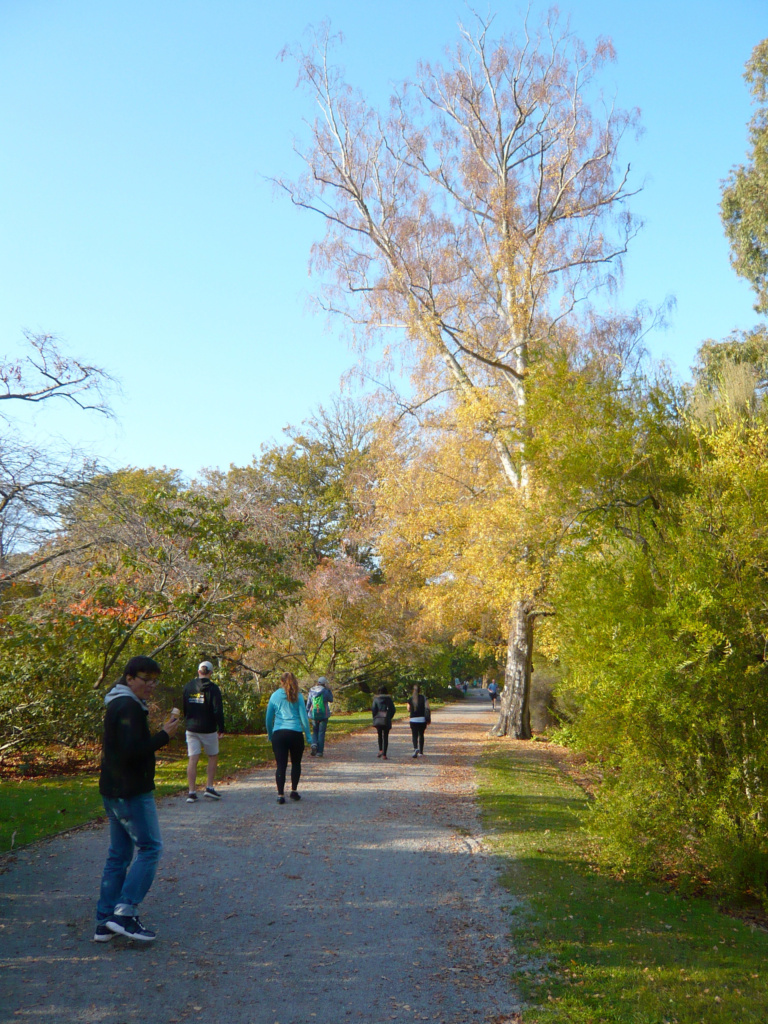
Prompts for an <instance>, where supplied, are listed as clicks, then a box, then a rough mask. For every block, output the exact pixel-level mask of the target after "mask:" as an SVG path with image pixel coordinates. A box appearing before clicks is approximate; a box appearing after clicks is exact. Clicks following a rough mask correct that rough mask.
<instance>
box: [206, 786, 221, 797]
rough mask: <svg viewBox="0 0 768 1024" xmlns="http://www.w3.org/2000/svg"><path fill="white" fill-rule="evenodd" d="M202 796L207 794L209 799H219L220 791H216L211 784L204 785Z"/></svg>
mask: <svg viewBox="0 0 768 1024" xmlns="http://www.w3.org/2000/svg"><path fill="white" fill-rule="evenodd" d="M203 796H209V797H210V798H211V800H221V793H217V792H216V790H215V789H214V788H213V786H206V787H205V792H204V793H203Z"/></svg>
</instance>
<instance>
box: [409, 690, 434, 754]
mask: <svg viewBox="0 0 768 1024" xmlns="http://www.w3.org/2000/svg"><path fill="white" fill-rule="evenodd" d="M408 711H409V712H410V716H411V736H412V738H413V756H414V757H418V756H419V754H421V756H422V757H423V756H424V730H425V729H426V728H427V726H428V725H429V722H430V719H431V717H432V714H431V712H430V710H429V701H428V700H427V698H426V695H425V694H423V693H422V692H421V687H420V686H419V684H418V683H416V685H415V686H414V688H413V693H412V694H411V696H410V697H409V698H408Z"/></svg>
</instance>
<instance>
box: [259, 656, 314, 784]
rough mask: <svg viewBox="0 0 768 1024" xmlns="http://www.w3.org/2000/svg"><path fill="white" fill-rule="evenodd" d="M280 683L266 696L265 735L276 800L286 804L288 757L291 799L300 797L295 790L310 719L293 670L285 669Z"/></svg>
mask: <svg viewBox="0 0 768 1024" xmlns="http://www.w3.org/2000/svg"><path fill="white" fill-rule="evenodd" d="M280 683H281V686H280V688H279V689H278V690H275V692H274V693H273V694H272V696H271V697H270V698H269V704H267V736H269V741H270V743H271V744H272V750H273V751H274V752H275V761H276V763H277V768H276V770H275V782H276V783H277V802H278V803H279V804H284V803H285V796H284V791H285V773H286V770H287V768H288V758H289V757H290V759H291V792H290V794H289V795H290V798H291V800H300V799H301V797H300V796H299V794H298V792H297V790H298V788H299V779H300V778H301V758H302V755H303V754H304V737H305V736H306V737H307V743H311V742H312V734H311V732H310V731H309V719H308V718H307V709H306V708H305V707H304V701H303V700H300V699H299V683H298V680H297V679H296V676H295V675H294V674H293V672H284V673H283V674H282V676H281V677H280Z"/></svg>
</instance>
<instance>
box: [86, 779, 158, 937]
mask: <svg viewBox="0 0 768 1024" xmlns="http://www.w3.org/2000/svg"><path fill="white" fill-rule="evenodd" d="M102 801H103V803H104V810H105V811H106V812H107V817H108V818H109V853H108V854H107V863H106V864H105V865H104V874H103V875H102V876H101V890H100V892H99V902H98V904H97V906H96V920H97V921H106V920H107V918H108V917H111V916H112V914H127V915H129V916H130V917H133V916H135V915H136V914H137V913H138V909H139V904H140V903H141V901H142V900H143V899H144V897H145V896H146V895H147V893H148V892H149V887H150V886H151V885H152V882H153V881H154V880H155V871H156V870H157V862H158V861H159V860H160V851H161V850H162V849H163V843H162V840H161V839H160V822H159V821H158V820H157V808H156V807H155V798H154V796H153V795H152V793H142V794H141V796H133V797H130V798H129V799H122V798H120V797H108V796H105V797H102ZM134 850H136V851H138V852H137V853H136V859H135V860H134V861H133V864H131V861H132V860H133V854H134ZM129 865H130V870H129Z"/></svg>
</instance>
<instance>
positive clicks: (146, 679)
mask: <svg viewBox="0 0 768 1024" xmlns="http://www.w3.org/2000/svg"><path fill="white" fill-rule="evenodd" d="M136 678H137V679H140V680H141V681H142V683H147V684H148V685H149V686H157V684H158V683H159V682H160V680H159V678H158V677H157V676H143V675H142V674H141V672H137V673H136Z"/></svg>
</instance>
